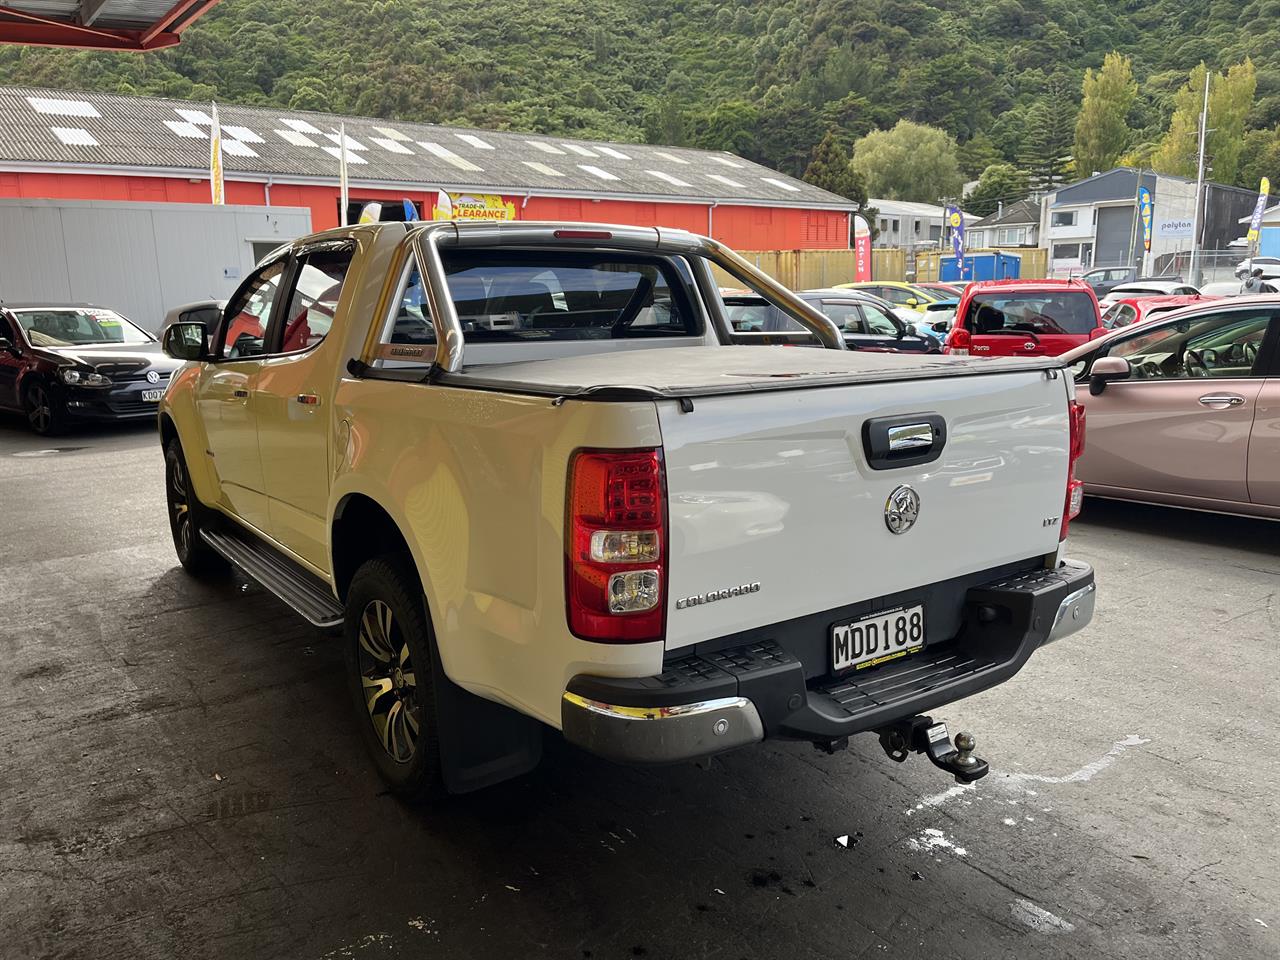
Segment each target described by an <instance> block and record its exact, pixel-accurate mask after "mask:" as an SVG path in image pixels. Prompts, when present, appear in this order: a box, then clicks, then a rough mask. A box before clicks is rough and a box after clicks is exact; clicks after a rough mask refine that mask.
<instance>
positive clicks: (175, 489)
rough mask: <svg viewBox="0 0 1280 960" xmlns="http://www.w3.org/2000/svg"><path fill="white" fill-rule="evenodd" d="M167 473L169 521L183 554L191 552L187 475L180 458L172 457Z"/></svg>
mask: <svg viewBox="0 0 1280 960" xmlns="http://www.w3.org/2000/svg"><path fill="white" fill-rule="evenodd" d="M171 462H172V464H173V469H172V470H171V471H170V473H169V522H170V523H171V524H172V525H173V531H174V533H175V534H176V535H177V539H178V544H179V546H180V548H181V550H182V554H183V556H186V555H188V554H190V553H191V536H192V530H191V502H190V500H188V499H187V477H186V472H185V470H184V469H183V465H182V460H181V458H174V459H173V460H172V461H171Z"/></svg>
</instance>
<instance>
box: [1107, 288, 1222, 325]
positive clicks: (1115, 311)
mask: <svg viewBox="0 0 1280 960" xmlns="http://www.w3.org/2000/svg"><path fill="white" fill-rule="evenodd" d="M1217 299H1219V298H1218V297H1203V296H1201V295H1200V294H1198V293H1197V294H1192V295H1190V296H1178V297H1145V296H1138V297H1126V298H1124V299H1123V300H1117V301H1115V302H1114V303H1113V304H1111V305H1110V306H1109V307H1107V308H1106V309H1105V310H1103V311H1102V323H1103V326H1105V327H1106V328H1107V329H1108V330H1114V329H1116V328H1118V327H1128V326H1131V325H1132V324H1135V323H1142V322H1144V321H1146V320H1150V319H1151V318H1152V317H1158V316H1161V315H1163V314H1166V313H1169V312H1170V311H1171V310H1181V309H1182V308H1183V307H1189V306H1193V305H1194V304H1197V303H1201V302H1203V301H1205V300H1217Z"/></svg>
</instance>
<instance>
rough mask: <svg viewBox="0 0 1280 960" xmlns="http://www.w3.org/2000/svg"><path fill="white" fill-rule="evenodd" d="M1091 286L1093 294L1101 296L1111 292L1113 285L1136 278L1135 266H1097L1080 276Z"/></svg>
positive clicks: (1129, 281) (1116, 285)
mask: <svg viewBox="0 0 1280 960" xmlns="http://www.w3.org/2000/svg"><path fill="white" fill-rule="evenodd" d="M1080 279H1081V280H1083V281H1084V282H1085V283H1087V284H1088V285H1089V286H1090V287H1092V288H1093V292H1094V295H1095V296H1097V297H1099V298H1102V297H1105V296H1106V295H1107V294H1108V293H1110V292H1111V289H1112V288H1113V287H1118V286H1120V284H1122V283H1132V282H1133V281H1134V280H1137V279H1138V268H1137V267H1099V268H1098V269H1096V270H1089V271H1087V272H1086V273H1085V274H1084V275H1083V276H1081V277H1080Z"/></svg>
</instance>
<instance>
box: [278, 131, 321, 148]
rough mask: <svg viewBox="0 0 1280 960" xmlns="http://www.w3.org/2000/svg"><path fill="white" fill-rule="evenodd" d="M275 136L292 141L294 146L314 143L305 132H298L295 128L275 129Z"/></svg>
mask: <svg viewBox="0 0 1280 960" xmlns="http://www.w3.org/2000/svg"><path fill="white" fill-rule="evenodd" d="M276 136H277V137H279V138H280V139H281V140H284V141H286V142H288V143H292V144H293V145H294V146H295V147H314V146H315V145H316V142H315V141H314V140H312V139H311V138H310V137H308V136H307V135H306V134H305V133H299V132H298V131H297V130H277V131H276Z"/></svg>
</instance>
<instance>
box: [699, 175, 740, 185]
mask: <svg viewBox="0 0 1280 960" xmlns="http://www.w3.org/2000/svg"><path fill="white" fill-rule="evenodd" d="M707 176H708V177H709V178H710V179H712V180H715V181H717V182H718V183H723V184H724V185H725V186H726V187H742V186H743V185H742V184H741V183H739V182H738V181H737V180H734V179H733V178H732V177H725V176H721V175H720V174H718V173H708V174H707Z"/></svg>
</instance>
